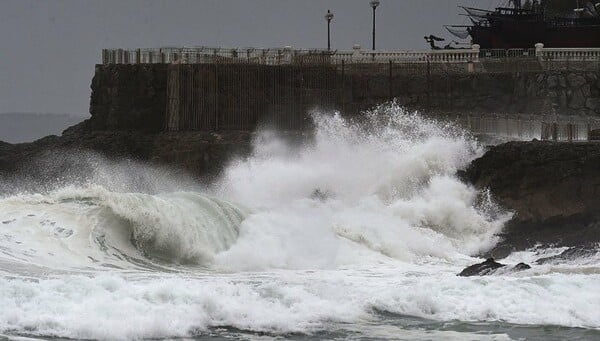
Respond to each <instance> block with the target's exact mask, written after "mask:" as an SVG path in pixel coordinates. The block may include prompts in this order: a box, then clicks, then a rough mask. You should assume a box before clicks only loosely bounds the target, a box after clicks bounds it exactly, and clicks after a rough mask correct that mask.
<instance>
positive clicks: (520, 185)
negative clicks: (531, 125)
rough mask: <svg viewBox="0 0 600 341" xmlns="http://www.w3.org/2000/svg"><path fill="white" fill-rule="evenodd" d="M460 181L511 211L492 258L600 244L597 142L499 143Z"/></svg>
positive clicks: (599, 175)
mask: <svg viewBox="0 0 600 341" xmlns="http://www.w3.org/2000/svg"><path fill="white" fill-rule="evenodd" d="M465 177H466V179H467V180H469V181H470V182H471V183H473V184H474V185H476V186H477V187H479V188H488V189H489V190H490V192H491V194H492V196H493V198H494V199H495V200H497V201H498V203H499V204H500V205H501V206H502V207H504V208H506V209H509V210H511V211H513V212H514V217H513V219H512V220H511V221H510V222H509V223H508V224H507V225H506V227H505V229H504V231H503V234H502V238H503V241H502V242H501V243H500V244H499V245H498V246H497V247H496V248H495V249H494V250H492V252H491V255H493V256H495V257H502V256H504V255H506V254H507V253H508V252H510V251H514V250H522V249H526V248H529V247H533V246H535V245H536V244H553V245H556V246H579V245H588V244H593V243H598V242H600V143H553V142H538V141H534V142H511V143H506V144H502V145H499V146H495V147H491V148H490V150H489V151H488V152H487V153H486V154H485V155H484V156H483V157H481V158H479V159H477V160H475V161H473V163H472V164H471V165H470V167H469V168H468V169H467V171H466V173H465Z"/></svg>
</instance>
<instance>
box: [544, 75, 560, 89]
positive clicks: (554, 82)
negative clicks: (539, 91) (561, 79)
mask: <svg viewBox="0 0 600 341" xmlns="http://www.w3.org/2000/svg"><path fill="white" fill-rule="evenodd" d="M546 84H547V86H548V88H550V89H554V88H556V87H557V86H558V77H557V76H556V75H551V76H548V79H547V80H546Z"/></svg>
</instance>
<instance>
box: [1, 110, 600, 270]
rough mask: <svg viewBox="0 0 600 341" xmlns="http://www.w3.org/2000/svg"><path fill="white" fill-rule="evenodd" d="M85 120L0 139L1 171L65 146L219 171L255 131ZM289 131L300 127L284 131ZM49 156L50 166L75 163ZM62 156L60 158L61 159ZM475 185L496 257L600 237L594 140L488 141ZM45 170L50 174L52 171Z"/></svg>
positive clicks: (598, 159) (200, 172) (599, 172)
mask: <svg viewBox="0 0 600 341" xmlns="http://www.w3.org/2000/svg"><path fill="white" fill-rule="evenodd" d="M88 124H89V123H88V121H86V122H83V123H81V124H79V125H77V126H74V127H71V128H69V129H67V130H66V131H65V132H64V133H63V135H62V136H60V137H58V136H49V137H46V138H43V139H40V140H38V141H36V142H33V143H26V144H17V145H11V144H7V143H3V142H0V176H4V177H10V176H11V175H12V174H15V173H16V172H18V171H19V169H24V168H26V169H27V173H28V175H29V176H30V177H36V175H39V174H42V173H43V174H44V175H45V176H46V178H47V177H48V170H47V169H44V167H33V166H32V165H33V164H34V163H35V161H36V159H39V158H40V157H43V156H47V155H48V154H54V155H55V156H56V155H60V154H61V153H64V152H65V151H72V150H90V151H94V152H98V153H100V154H101V155H103V156H105V157H107V158H109V159H123V158H125V159H133V160H138V161H142V162H148V163H150V164H156V165H163V166H164V165H167V166H169V167H172V168H173V169H177V170H179V171H184V172H187V173H189V174H192V175H194V176H196V177H198V178H204V179H210V178H211V177H213V176H215V175H217V174H218V173H219V172H220V171H221V170H222V169H223V167H225V166H226V165H227V162H228V161H229V160H231V159H232V158H234V157H235V156H243V155H248V153H249V152H250V150H251V144H252V140H253V138H255V135H253V134H252V133H249V132H243V131H230V132H221V133H214V132H177V133H144V132H132V131H97V130H93V129H89V127H88V126H87V125H88ZM289 135H290V136H293V137H294V138H305V137H306V136H304V135H303V134H299V133H295V134H294V133H290V134H289ZM61 160H62V159H61V158H56V157H55V158H54V161H52V162H53V165H52V167H53V169H54V170H56V171H61V170H65V169H68V168H69V167H74V166H73V165H72V164H68V163H66V161H64V160H63V161H61ZM61 162H64V164H61ZM459 175H460V176H461V177H462V178H463V180H465V181H466V182H469V183H471V184H473V185H474V186H475V187H477V188H480V189H489V191H490V193H491V195H492V197H493V198H494V200H496V201H497V203H498V204H499V205H500V206H501V207H503V208H504V209H507V210H510V211H512V212H513V213H514V216H513V218H512V220H511V221H509V222H508V223H507V225H506V227H505V229H504V231H503V233H502V235H501V238H502V241H501V242H500V243H499V244H498V245H497V246H496V247H495V248H494V249H493V250H491V251H490V252H489V253H487V254H485V255H483V256H486V257H494V258H497V259H501V258H503V257H505V256H507V255H508V254H510V252H512V251H517V250H524V249H527V248H531V247H534V246H535V245H538V244H543V245H555V246H567V247H574V246H575V247H586V246H590V245H594V244H596V243H600V142H587V143H555V142H539V141H532V142H510V143H506V144H501V145H498V146H493V147H490V148H489V150H488V151H487V152H486V153H485V155H483V156H482V157H481V158H479V159H477V160H474V161H473V162H472V164H471V165H470V166H469V167H468V169H466V170H465V171H462V172H460V173H459ZM50 176H54V174H51V175H50Z"/></svg>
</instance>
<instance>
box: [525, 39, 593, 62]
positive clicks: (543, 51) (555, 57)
mask: <svg viewBox="0 0 600 341" xmlns="http://www.w3.org/2000/svg"><path fill="white" fill-rule="evenodd" d="M535 55H536V57H538V58H539V59H540V61H542V62H545V61H569V62H588V61H600V48H546V47H544V44H541V43H540V44H536V45H535Z"/></svg>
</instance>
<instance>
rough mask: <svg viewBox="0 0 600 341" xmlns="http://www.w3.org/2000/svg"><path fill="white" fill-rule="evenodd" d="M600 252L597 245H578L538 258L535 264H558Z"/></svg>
mask: <svg viewBox="0 0 600 341" xmlns="http://www.w3.org/2000/svg"><path fill="white" fill-rule="evenodd" d="M599 252H600V250H598V247H597V246H578V247H572V248H569V249H568V250H565V251H563V252H562V253H561V254H559V255H556V256H551V257H544V258H540V259H538V260H536V261H535V263H536V264H559V263H562V262H566V261H572V260H575V259H581V258H589V257H592V256H595V255H597V254H598V253H599Z"/></svg>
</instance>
